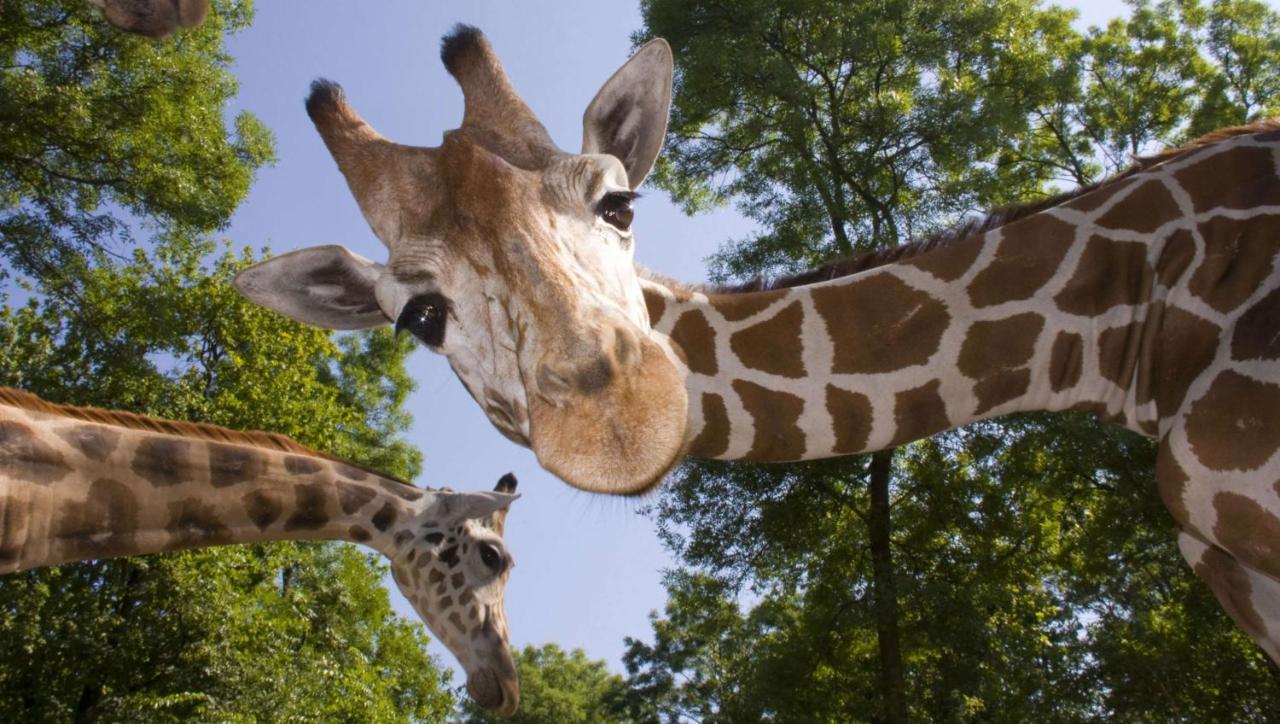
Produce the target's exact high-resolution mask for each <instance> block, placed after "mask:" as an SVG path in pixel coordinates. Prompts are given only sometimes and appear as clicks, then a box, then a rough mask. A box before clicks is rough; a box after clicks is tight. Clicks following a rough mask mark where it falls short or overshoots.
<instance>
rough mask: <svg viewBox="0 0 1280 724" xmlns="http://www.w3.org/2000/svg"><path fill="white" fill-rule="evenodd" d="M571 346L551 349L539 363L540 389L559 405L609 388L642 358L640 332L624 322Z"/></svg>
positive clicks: (537, 375)
mask: <svg viewBox="0 0 1280 724" xmlns="http://www.w3.org/2000/svg"><path fill="white" fill-rule="evenodd" d="M568 348H569V350H571V351H569V352H567V353H565V352H556V351H552V352H548V353H547V354H545V355H543V357H542V359H541V360H540V361H539V362H538V367H537V372H536V380H537V383H538V392H539V393H541V394H542V396H543V397H545V398H547V399H548V400H550V401H551V402H553V403H556V404H559V403H562V402H567V401H568V400H570V399H571V398H574V397H576V396H580V395H596V394H599V393H601V392H603V391H605V390H606V389H608V388H609V386H610V385H611V384H613V382H614V380H616V379H617V378H618V376H619V375H620V374H623V373H625V372H626V371H627V370H628V369H630V368H632V367H634V366H636V365H637V364H638V363H639V361H640V359H641V357H642V351H641V340H640V336H639V333H638V332H636V331H634V330H632V329H629V328H628V327H625V326H621V325H609V326H607V327H605V328H603V329H601V330H600V331H599V333H598V334H596V335H594V339H593V340H592V341H590V342H586V341H585V340H584V341H583V342H580V343H578V344H574V345H569V346H568Z"/></svg>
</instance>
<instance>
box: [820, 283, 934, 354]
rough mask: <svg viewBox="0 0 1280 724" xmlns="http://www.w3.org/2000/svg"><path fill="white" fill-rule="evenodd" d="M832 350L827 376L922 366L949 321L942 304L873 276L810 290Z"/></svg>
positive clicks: (932, 351) (924, 294)
mask: <svg viewBox="0 0 1280 724" xmlns="http://www.w3.org/2000/svg"><path fill="white" fill-rule="evenodd" d="M813 304H814V307H816V308H817V310H818V314H820V315H821V316H822V319H823V321H824V322H825V323H826V327H827V332H828V334H829V335H830V337H831V340H832V343H833V346H834V348H835V360H834V362H833V364H832V372H835V373H836V374H859V373H880V372H894V371H897V370H901V369H903V368H905V367H910V366H912V365H918V364H924V363H925V362H928V361H929V358H930V357H932V356H933V354H934V352H936V351H937V350H938V343H939V342H940V341H941V340H942V333H943V332H944V331H946V328H947V325H948V324H949V323H950V321H951V318H950V316H949V315H948V314H947V309H946V307H945V306H944V305H943V304H942V302H940V301H938V300H936V299H934V298H933V297H930V296H929V295H928V294H926V293H924V292H922V291H920V290H918V289H913V288H912V287H910V286H907V284H906V283H905V282H903V281H901V280H899V279H898V278H897V277H894V276H891V275H889V274H875V275H873V276H870V277H867V278H861V279H859V280H858V281H855V282H851V283H848V284H839V285H835V286H828V287H819V288H817V289H814V290H813Z"/></svg>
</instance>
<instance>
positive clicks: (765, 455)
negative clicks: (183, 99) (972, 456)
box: [645, 134, 1280, 461]
mask: <svg viewBox="0 0 1280 724" xmlns="http://www.w3.org/2000/svg"><path fill="white" fill-rule="evenodd" d="M1274 136H1275V134H1266V135H1255V136H1241V137H1237V138H1234V139H1232V140H1230V141H1227V142H1222V143H1218V144H1215V145H1212V146H1207V147H1204V148H1200V149H1197V150H1195V151H1192V152H1190V153H1188V154H1186V156H1185V157H1178V158H1174V159H1172V160H1168V161H1165V162H1163V163H1159V164H1158V165H1154V166H1152V167H1150V168H1147V169H1146V170H1143V171H1141V172H1137V173H1133V174H1130V175H1127V176H1125V177H1123V178H1122V179H1120V180H1118V181H1115V182H1111V183H1108V184H1104V185H1103V186H1100V187H1098V188H1097V189H1095V190H1093V191H1091V192H1088V193H1083V194H1080V195H1077V196H1074V197H1072V198H1070V199H1069V200H1068V201H1066V202H1065V203H1063V204H1061V205H1058V206H1054V207H1052V208H1048V209H1046V210H1043V211H1040V212H1039V213H1035V214H1033V215H1030V216H1027V217H1025V218H1021V219H1019V220H1017V221H1014V222H1011V223H1008V224H1005V225H1003V226H999V227H997V228H994V229H992V230H990V231H988V232H986V233H983V234H977V235H972V236H969V237H967V238H961V239H958V240H954V241H950V242H945V243H941V244H938V245H936V246H934V247H932V248H929V249H927V250H924V251H922V252H920V253H918V254H914V255H905V256H903V257H902V258H900V259H899V260H897V261H893V262H891V263H887V264H884V265H881V266H876V267H874V268H871V269H867V270H865V271H861V272H858V273H855V274H851V275H848V276H843V277H839V278H836V279H831V280H829V281H825V282H822V283H816V284H810V285H807V286H798V287H793V288H784V289H775V290H770V291H762V292H751V293H735V294H716V293H702V292H697V291H690V290H688V289H684V288H680V287H678V286H677V285H671V284H665V283H662V282H656V281H646V282H645V285H646V286H645V295H646V301H647V303H648V306H649V311H650V318H651V323H652V325H653V335H654V338H655V339H656V340H658V341H659V342H660V343H661V344H664V345H666V346H667V347H668V349H669V350H670V354H671V356H672V358H673V359H675V360H678V362H677V366H678V367H680V368H681V370H682V372H683V374H684V377H685V385H686V389H687V392H688V396H689V410H690V413H689V414H690V421H689V422H690V424H689V441H690V442H689V448H688V451H689V453H690V454H691V455H695V456H698V457H710V458H719V459H740V460H752V461H788V460H802V459H816V458H823V457H832V456H839V455H846V454H854V453H861V452H868V451H873V450H878V449H883V448H887V447H891V446H895V445H899V444H902V443H905V442H908V441H911V440H916V439H919V438H923V437H926V436H928V435H931V434H934V433H936V432H939V431H941V430H945V429H949V428H953V427H957V426H960V425H963V424H965V423H968V422H971V421H974V420H980V419H984V418H989V417H994V416H997V415H1003V414H1008V413H1013V412H1019V411H1029V410H1062V409H1070V408H1078V409H1087V410H1090V411H1093V412H1097V413H1102V414H1103V415H1105V416H1107V417H1109V418H1110V419H1114V420H1116V421H1119V422H1122V423H1123V424H1125V425H1127V426H1128V427H1130V428H1132V429H1135V430H1138V431H1139V432H1142V433H1144V434H1147V435H1156V434H1158V433H1160V432H1162V431H1163V430H1162V429H1161V428H1162V425H1163V424H1164V423H1165V421H1166V420H1168V419H1169V418H1170V417H1171V416H1172V415H1174V414H1175V413H1176V412H1177V410H1178V406H1179V404H1180V403H1181V401H1182V399H1183V397H1184V395H1185V393H1186V390H1187V386H1188V385H1190V384H1192V383H1193V381H1194V378H1195V375H1196V374H1197V373H1198V372H1201V371H1203V369H1204V367H1205V365H1207V364H1208V363H1209V361H1211V360H1212V359H1213V357H1214V355H1215V354H1216V353H1217V351H1218V346H1219V334H1218V329H1219V327H1220V326H1222V325H1224V324H1225V323H1226V319H1225V318H1224V316H1223V312H1222V311H1221V310H1220V309H1218V308H1217V307H1222V308H1224V309H1225V308H1227V306H1228V305H1229V304H1238V303H1239V301H1240V300H1234V298H1233V300H1227V299H1225V297H1226V296H1231V295H1239V294H1244V295H1246V296H1247V295H1248V294H1250V293H1253V292H1254V291H1256V289H1257V284H1254V282H1257V281H1259V279H1256V278H1255V277H1259V275H1262V276H1264V277H1265V275H1266V274H1267V270H1268V269H1269V268H1270V267H1269V263H1270V257H1269V256H1266V253H1268V250H1270V249H1271V247H1272V246H1273V245H1272V244H1271V242H1270V241H1268V239H1271V238H1273V237H1274V233H1275V232H1276V231H1277V229H1276V228H1275V224H1274V223H1273V222H1272V221H1270V219H1274V218H1275V216H1274V214H1276V213H1277V212H1278V211H1280V209H1277V208H1275V207H1265V206H1259V205H1258V201H1257V200H1256V198H1255V197H1258V196H1259V194H1269V195H1271V197H1272V198H1274V193H1275V189H1276V186H1277V184H1276V174H1275V170H1274V169H1275V160H1274V158H1275V156H1274V154H1275V151H1276V149H1275V146H1276V138H1275V137H1274ZM1206 178H1207V179H1212V180H1209V181H1207V182H1206V181H1205V180H1204V179H1206ZM1264 220H1265V225H1266V228H1263V225H1264ZM1253 247H1257V253H1256V254H1255V255H1256V256H1257V257H1258V258H1257V259H1253V258H1252V257H1250V259H1248V260H1242V261H1247V262H1248V263H1247V264H1246V265H1244V266H1248V270H1245V268H1244V266H1241V265H1233V264H1226V265H1225V266H1224V265H1222V264H1219V265H1217V266H1214V265H1213V264H1212V263H1210V262H1212V261H1213V259H1214V258H1216V255H1221V256H1222V257H1223V258H1225V259H1228V260H1230V259H1232V258H1235V256H1236V255H1238V254H1254V252H1253V251H1250V250H1251V249H1253ZM1201 260H1205V261H1204V264H1203V266H1208V267H1211V268H1210V269H1208V270H1207V271H1205V270H1196V269H1195V264H1193V262H1195V263H1197V264H1198V263H1201ZM1255 262H1256V263H1255ZM1217 267H1223V268H1217ZM1214 269H1216V271H1214ZM1210 272H1212V273H1210ZM1235 277H1239V279H1237V278H1235ZM1246 277H1247V278H1246ZM1218 297H1223V300H1222V302H1221V303H1219V302H1218V301H1217V299H1218Z"/></svg>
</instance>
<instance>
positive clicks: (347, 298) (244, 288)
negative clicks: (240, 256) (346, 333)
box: [232, 246, 389, 329]
mask: <svg viewBox="0 0 1280 724" xmlns="http://www.w3.org/2000/svg"><path fill="white" fill-rule="evenodd" d="M381 274H382V265H381V264H375V263H373V262H371V261H369V260H368V259H366V258H364V257H362V256H360V255H358V254H353V253H351V252H349V251H347V250H346V249H344V248H342V247H340V246H317V247H312V248H310V249H299V250H297V251H291V252H289V253H288V254H285V255H283V256H277V257H275V258H273V259H268V260H266V261H264V262H259V263H257V264H254V265H253V266H251V267H247V268H245V269H242V270H241V271H240V273H239V274H237V275H236V278H235V279H234V280H233V281H232V284H234V285H235V288H236V289H237V290H239V292H240V293H241V294H243V295H245V296H246V297H248V298H249V300H250V301H253V302H256V303H257V304H261V305H262V306H264V307H266V308H267V309H273V310H275V311H277V312H280V313H281V314H283V315H285V316H286V317H289V318H291V319H296V320H297V321H299V322H302V323H303V324H311V325H314V326H317V327H324V328H325V329H368V328H369V327H377V326H380V325H383V324H387V322H388V321H389V320H387V317H386V315H384V314H383V313H382V308H381V307H379V306H378V298H377V296H376V295H375V293H374V285H375V284H377V281H378V277H379V276H380V275H381Z"/></svg>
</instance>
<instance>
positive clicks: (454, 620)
mask: <svg viewBox="0 0 1280 724" xmlns="http://www.w3.org/2000/svg"><path fill="white" fill-rule="evenodd" d="M449 623H451V624H453V627H454V628H456V629H458V633H466V632H467V627H466V626H464V625H463V623H462V615H461V614H459V613H458V612H457V611H454V612H453V613H451V614H449Z"/></svg>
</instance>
